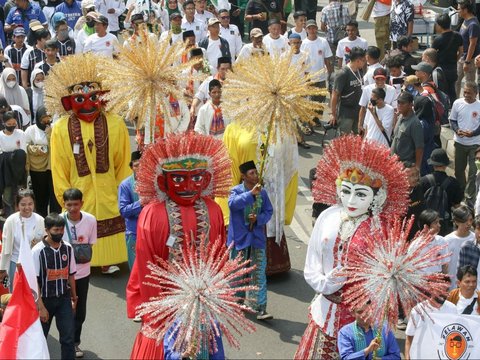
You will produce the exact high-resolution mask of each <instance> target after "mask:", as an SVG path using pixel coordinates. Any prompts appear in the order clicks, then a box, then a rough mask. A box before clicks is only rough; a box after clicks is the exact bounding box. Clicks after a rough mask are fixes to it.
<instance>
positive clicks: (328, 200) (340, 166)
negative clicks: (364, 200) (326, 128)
mask: <svg viewBox="0 0 480 360" xmlns="http://www.w3.org/2000/svg"><path fill="white" fill-rule="evenodd" d="M344 180H345V181H349V182H352V183H353V184H361V185H366V186H369V187H371V188H372V189H374V190H376V195H375V198H374V201H373V206H372V211H373V212H374V215H379V214H382V215H384V216H387V217H390V216H399V215H404V214H405V213H406V211H407V207H408V203H409V185H408V180H407V175H406V173H405V168H404V166H403V164H402V163H401V162H400V161H399V160H398V158H397V156H396V155H390V149H388V148H386V147H385V146H383V145H381V144H377V143H375V142H370V141H365V140H363V139H362V138H361V137H360V136H355V135H347V136H341V137H339V138H336V139H334V140H332V142H331V143H330V145H329V146H328V147H327V148H326V149H325V151H324V153H323V157H322V159H321V160H320V161H319V162H318V164H317V172H316V180H315V182H314V184H313V197H314V199H315V202H320V203H324V204H328V205H335V204H337V203H338V201H339V199H338V195H337V194H338V193H337V189H338V187H339V186H340V185H341V182H342V181H344Z"/></svg>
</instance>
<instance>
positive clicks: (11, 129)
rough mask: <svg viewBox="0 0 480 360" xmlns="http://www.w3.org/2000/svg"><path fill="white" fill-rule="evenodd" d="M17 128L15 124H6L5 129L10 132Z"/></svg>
mask: <svg viewBox="0 0 480 360" xmlns="http://www.w3.org/2000/svg"><path fill="white" fill-rule="evenodd" d="M16 128H17V126H16V125H13V126H5V130H7V131H8V132H13V131H14V130H15V129H16Z"/></svg>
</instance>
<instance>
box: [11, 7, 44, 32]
mask: <svg viewBox="0 0 480 360" xmlns="http://www.w3.org/2000/svg"><path fill="white" fill-rule="evenodd" d="M15 4H16V6H15V7H13V8H11V9H10V12H9V13H8V15H7V18H6V19H5V32H6V33H9V32H12V31H13V30H14V29H15V28H17V27H18V26H21V27H23V28H24V29H25V31H28V30H30V21H32V20H38V21H39V22H40V24H41V25H43V26H44V27H45V28H47V25H48V24H47V19H46V18H45V15H44V14H43V12H42V10H41V9H40V6H38V5H37V4H36V3H35V2H30V1H29V0H15Z"/></svg>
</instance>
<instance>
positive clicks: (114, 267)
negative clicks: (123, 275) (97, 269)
mask: <svg viewBox="0 0 480 360" xmlns="http://www.w3.org/2000/svg"><path fill="white" fill-rule="evenodd" d="M118 271H120V268H119V267H118V266H117V265H110V266H102V274H104V275H110V274H113V273H116V272H118Z"/></svg>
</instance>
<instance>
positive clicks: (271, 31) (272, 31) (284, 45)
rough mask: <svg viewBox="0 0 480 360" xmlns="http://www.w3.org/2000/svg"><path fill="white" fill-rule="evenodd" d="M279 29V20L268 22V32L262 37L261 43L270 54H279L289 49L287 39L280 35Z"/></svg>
mask: <svg viewBox="0 0 480 360" xmlns="http://www.w3.org/2000/svg"><path fill="white" fill-rule="evenodd" d="M281 31H282V25H281V24H280V20H277V19H272V20H270V21H269V22H268V34H267V35H265V36H264V37H263V45H264V46H265V50H267V52H268V53H269V54H270V55H271V56H280V55H282V54H284V53H285V52H287V51H288V50H289V46H288V40H287V39H286V38H285V37H284V36H282V35H281Z"/></svg>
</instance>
